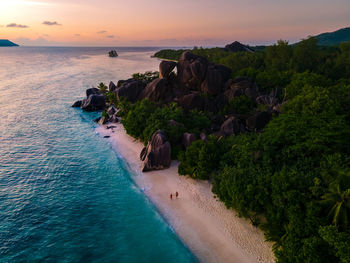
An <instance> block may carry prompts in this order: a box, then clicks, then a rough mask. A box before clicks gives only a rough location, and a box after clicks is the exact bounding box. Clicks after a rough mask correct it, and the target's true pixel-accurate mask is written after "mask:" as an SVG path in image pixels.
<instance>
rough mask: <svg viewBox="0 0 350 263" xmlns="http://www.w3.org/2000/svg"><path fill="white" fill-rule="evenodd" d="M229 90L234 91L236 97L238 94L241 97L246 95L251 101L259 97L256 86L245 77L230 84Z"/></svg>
mask: <svg viewBox="0 0 350 263" xmlns="http://www.w3.org/2000/svg"><path fill="white" fill-rule="evenodd" d="M230 89H231V90H235V91H236V92H237V95H238V93H240V94H241V95H246V96H247V97H249V98H251V99H253V100H255V99H256V97H257V96H258V95H259V89H258V85H257V84H256V83H255V82H254V81H253V80H252V79H250V78H247V77H238V78H235V79H234V80H233V81H232V82H231V85H230ZM239 96H240V95H239Z"/></svg>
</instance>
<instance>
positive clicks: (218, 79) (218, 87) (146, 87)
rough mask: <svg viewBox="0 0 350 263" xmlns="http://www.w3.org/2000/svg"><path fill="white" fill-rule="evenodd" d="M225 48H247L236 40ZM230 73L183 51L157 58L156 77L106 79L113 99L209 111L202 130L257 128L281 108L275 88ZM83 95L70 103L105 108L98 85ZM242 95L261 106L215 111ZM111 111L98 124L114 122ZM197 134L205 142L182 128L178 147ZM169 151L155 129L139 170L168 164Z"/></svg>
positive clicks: (223, 131) (163, 136)
mask: <svg viewBox="0 0 350 263" xmlns="http://www.w3.org/2000/svg"><path fill="white" fill-rule="evenodd" d="M226 48H227V49H232V50H241V49H244V50H245V49H246V47H242V46H240V45H238V44H237V43H233V44H231V45H229V46H227V47H226ZM175 69H176V73H175V72H174V71H175ZM230 77H231V69H230V68H228V67H226V66H224V65H217V64H214V63H211V62H208V61H207V59H205V58H204V57H201V56H197V55H195V54H193V53H191V52H189V51H185V52H184V53H183V54H182V55H181V57H180V59H179V61H178V62H174V61H162V62H161V63H160V65H159V78H156V79H154V80H152V81H148V82H145V81H144V80H138V79H134V78H130V79H127V80H119V81H118V83H117V85H115V84H114V83H113V82H111V83H110V84H109V86H108V91H109V92H113V93H115V96H116V97H117V99H119V100H120V99H121V98H123V99H125V100H127V101H129V102H131V103H135V102H137V101H139V100H143V99H148V100H150V101H153V102H155V103H157V104H159V105H163V104H167V103H170V102H176V103H177V104H178V105H179V106H180V107H182V108H183V109H184V111H190V110H193V109H197V110H199V111H209V112H211V113H212V116H213V117H212V127H211V129H210V130H208V131H207V134H214V135H216V136H230V135H237V134H240V133H246V132H253V131H260V130H262V129H263V128H264V127H265V126H266V124H267V123H268V122H269V121H270V120H271V117H272V114H273V113H276V114H278V113H280V111H281V104H280V101H279V99H278V97H279V92H280V91H278V90H276V91H274V92H272V93H271V94H265V93H262V92H261V91H260V90H259V87H258V85H257V84H256V83H255V81H253V80H252V79H250V78H248V77H237V78H234V79H231V78H230ZM86 96H87V98H86V99H84V100H82V101H77V102H75V103H74V104H73V107H81V108H82V109H83V110H86V111H99V110H100V111H102V110H106V108H107V105H106V99H105V95H104V94H103V93H102V92H100V90H99V89H97V88H92V89H88V90H87V91H86ZM241 96H245V97H246V98H247V99H249V100H251V101H253V102H254V103H256V104H258V105H259V104H260V105H262V107H261V108H264V109H265V110H263V111H255V112H251V113H249V114H230V115H229V116H222V115H220V114H218V113H219V112H220V111H221V110H222V109H224V108H225V107H226V106H227V105H228V104H229V103H230V101H232V100H233V99H234V98H237V97H241ZM116 112H117V109H116V108H115V107H114V106H112V108H111V107H109V108H108V109H107V111H106V113H105V114H104V115H103V116H102V117H101V118H99V119H98V120H97V121H98V123H99V124H105V123H108V122H118V121H119V120H118V117H117V115H116ZM173 122H174V121H173ZM174 125H175V124H174ZM202 137H203V138H205V139H203V140H204V141H206V138H207V137H206V134H201V136H200V138H198V137H197V136H196V135H195V134H190V133H185V134H184V135H183V140H182V146H183V148H186V147H188V146H189V145H190V144H191V143H192V142H193V141H195V140H198V139H202ZM170 151H171V149H170V144H169V142H167V140H166V134H165V133H164V132H163V131H157V132H156V133H155V134H153V136H152V138H151V140H150V141H149V142H148V145H147V147H145V149H144V150H143V151H142V153H141V159H142V160H143V161H144V165H143V167H142V170H143V171H148V170H155V169H164V168H167V167H169V165H170V161H171V157H170V156H171V153H170Z"/></svg>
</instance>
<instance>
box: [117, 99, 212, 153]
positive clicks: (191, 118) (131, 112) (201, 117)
mask: <svg viewBox="0 0 350 263" xmlns="http://www.w3.org/2000/svg"><path fill="white" fill-rule="evenodd" d="M122 103H125V102H122ZM122 103H120V104H119V105H118V107H119V106H120V105H121V106H122ZM121 111H123V114H122V115H121V116H123V120H122V123H123V125H124V127H125V129H126V132H127V133H128V134H130V135H131V136H133V137H135V138H138V139H140V140H141V141H143V142H145V143H147V142H148V141H149V139H150V138H151V136H152V134H153V133H154V132H156V131H157V130H159V129H162V130H164V131H165V132H166V134H167V135H168V139H169V142H170V144H171V146H172V157H173V159H176V157H177V154H178V153H179V151H180V150H181V140H182V136H183V134H184V132H192V133H195V134H197V135H199V133H200V132H202V131H205V130H206V129H208V128H209V127H210V119H209V117H208V116H207V115H206V114H204V113H202V112H198V111H196V110H194V111H190V112H187V113H185V112H184V111H183V109H182V108H181V107H178V106H177V104H176V103H171V104H169V105H164V106H160V105H157V104H156V103H153V102H150V101H149V100H147V99H145V100H141V101H138V102H137V103H135V104H134V105H130V104H129V105H128V107H127V109H126V110H125V108H124V109H122V110H121Z"/></svg>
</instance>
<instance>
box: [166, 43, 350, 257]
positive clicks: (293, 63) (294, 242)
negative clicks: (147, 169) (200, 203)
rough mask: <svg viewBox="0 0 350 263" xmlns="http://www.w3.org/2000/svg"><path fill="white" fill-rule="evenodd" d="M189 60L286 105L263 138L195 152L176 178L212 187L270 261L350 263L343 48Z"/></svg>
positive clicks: (186, 155) (347, 74)
mask: <svg viewBox="0 0 350 263" xmlns="http://www.w3.org/2000/svg"><path fill="white" fill-rule="evenodd" d="M168 52H169V51H168ZM193 52H194V53H196V54H199V55H202V56H205V57H206V58H207V59H208V60H210V61H213V62H215V63H221V64H225V65H226V66H229V67H230V68H231V69H232V72H233V73H232V77H235V76H242V75H243V76H249V77H251V78H253V79H255V80H256V81H257V83H258V85H259V87H260V89H261V90H263V91H266V92H270V91H274V90H275V89H276V88H280V89H281V90H282V92H281V94H280V96H281V97H282V98H284V101H286V103H285V104H284V105H283V107H282V114H280V115H278V116H275V117H274V118H273V120H272V121H271V122H270V123H269V124H268V125H267V126H266V127H265V129H264V130H263V131H262V132H261V133H250V134H240V135H238V136H231V137H228V138H225V139H224V138H220V139H217V138H215V137H210V138H209V140H208V142H207V143H205V142H203V141H197V142H195V143H193V144H192V145H191V146H190V147H188V148H187V149H186V151H185V152H182V153H180V155H179V160H180V162H181V163H180V166H179V173H180V174H185V175H189V176H191V177H194V178H198V179H210V180H212V182H213V192H214V193H215V194H216V195H217V196H218V197H219V198H220V199H221V200H222V201H223V202H224V203H225V204H226V206H227V207H229V208H234V209H235V210H236V211H237V212H238V214H240V215H241V216H244V217H248V218H250V219H251V220H252V222H253V223H254V224H255V225H257V226H259V227H260V228H261V229H263V230H264V231H265V235H266V238H267V240H270V241H272V242H274V252H275V255H276V258H277V261H278V262H350V225H349V220H350V42H348V43H343V44H341V45H339V46H337V47H331V48H325V47H320V46H318V45H317V40H316V39H314V38H309V39H306V40H304V41H302V42H300V43H299V44H297V45H294V46H290V45H288V43H286V42H285V41H279V42H278V43H277V44H276V45H274V46H270V47H267V48H266V50H265V51H264V52H255V53H248V52H240V53H229V52H225V51H223V50H220V49H196V50H193ZM243 98H244V99H243ZM244 100H245V101H244ZM251 103H252V102H251V101H250V100H248V99H247V98H246V97H242V99H237V100H236V99H235V100H233V101H231V103H230V105H229V106H228V107H227V108H225V109H223V113H232V112H234V113H246V112H249V110H250V109H251V108H252V107H254V105H252V104H251Z"/></svg>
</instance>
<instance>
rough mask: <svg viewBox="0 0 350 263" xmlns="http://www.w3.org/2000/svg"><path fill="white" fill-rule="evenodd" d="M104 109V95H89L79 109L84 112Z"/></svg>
mask: <svg viewBox="0 0 350 263" xmlns="http://www.w3.org/2000/svg"><path fill="white" fill-rule="evenodd" d="M105 107H106V98H105V96H104V95H102V94H101V95H97V94H91V95H90V96H89V97H88V98H87V99H86V100H83V103H82V105H81V108H82V109H83V110H86V111H98V110H103V109H104V108H105Z"/></svg>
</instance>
